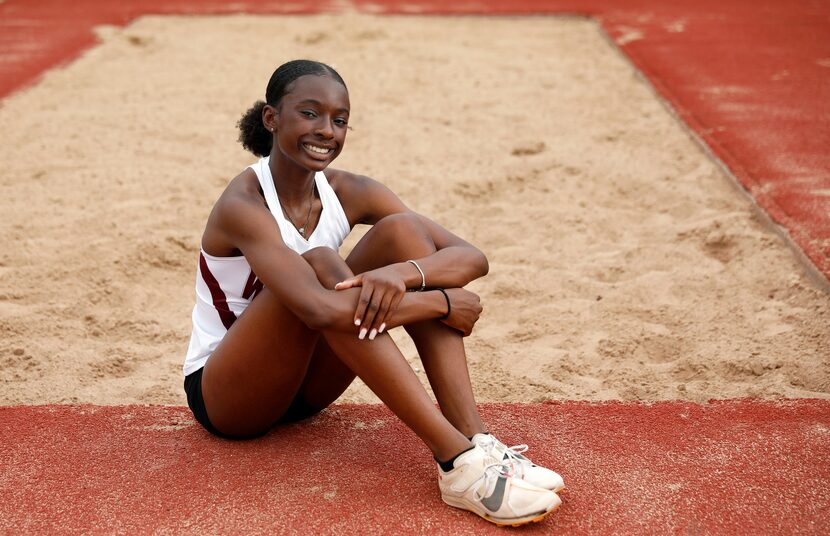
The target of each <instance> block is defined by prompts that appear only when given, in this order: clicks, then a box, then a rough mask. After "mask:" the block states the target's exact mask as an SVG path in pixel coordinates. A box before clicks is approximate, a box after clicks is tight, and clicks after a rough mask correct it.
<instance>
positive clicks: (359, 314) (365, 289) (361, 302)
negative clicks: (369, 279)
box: [354, 284, 377, 339]
mask: <svg viewBox="0 0 830 536" xmlns="http://www.w3.org/2000/svg"><path fill="white" fill-rule="evenodd" d="M373 291H374V287H373V286H372V285H371V284H368V285H362V288H361V291H360V298H358V300H357V309H356V310H355V312H354V324H355V326H361V328H360V334H359V335H358V337H359V338H361V339H363V338H364V337H366V333H368V332H369V326H370V325H371V324H370V322H371V321H372V319H374V314H372V318H368V317H369V314H370V306H371V304H372V294H373ZM376 309H377V307H376Z"/></svg>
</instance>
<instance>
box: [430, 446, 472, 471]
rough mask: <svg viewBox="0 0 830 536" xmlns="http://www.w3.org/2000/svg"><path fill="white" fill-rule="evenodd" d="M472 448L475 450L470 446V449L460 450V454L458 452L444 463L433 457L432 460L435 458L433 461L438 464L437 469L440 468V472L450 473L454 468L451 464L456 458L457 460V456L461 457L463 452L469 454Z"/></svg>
mask: <svg viewBox="0 0 830 536" xmlns="http://www.w3.org/2000/svg"><path fill="white" fill-rule="evenodd" d="M474 448H475V446H472V445H471V446H470V448H468V449H464V450H462V451H461V452H459V453H458V454H456V455H455V456H453V457H452V458H450V459H449V460H447V461H445V462H442V461H441V460H439V459H438V458H435V456H433V458H435V461H436V462H438V467H440V468H441V470H442V471H444V472H445V473H446V472H448V471H452V470H453V469H455V466H453V462H455V459H456V458H458V457H459V456H461V455H462V454H464V453H465V452H469V451H471V450H473V449H474Z"/></svg>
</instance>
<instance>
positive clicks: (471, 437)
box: [467, 432, 490, 441]
mask: <svg viewBox="0 0 830 536" xmlns="http://www.w3.org/2000/svg"><path fill="white" fill-rule="evenodd" d="M478 434H484V435H490V432H477V433H475V434H473V435H471V436H470V437H468V438H467V439H469V440H470V441H472V440H473V437H475V436H477V435H478Z"/></svg>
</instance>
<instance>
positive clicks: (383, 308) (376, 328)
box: [369, 292, 392, 341]
mask: <svg viewBox="0 0 830 536" xmlns="http://www.w3.org/2000/svg"><path fill="white" fill-rule="evenodd" d="M390 305H392V296H390V295H389V293H388V292H387V293H386V294H384V295H383V298H382V299H381V301H380V305H378V310H377V314H375V320H374V321H373V322H372V327H371V329H370V330H369V340H370V341H373V340H375V336H376V335H377V334H378V333H382V332H381V330H380V327H381V326H383V325H384V321H385V320H386V317H387V315H388V314H389V307H390Z"/></svg>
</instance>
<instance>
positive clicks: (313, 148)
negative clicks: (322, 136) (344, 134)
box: [303, 143, 334, 155]
mask: <svg viewBox="0 0 830 536" xmlns="http://www.w3.org/2000/svg"><path fill="white" fill-rule="evenodd" d="M303 147H304V148H305V150H306V151H309V152H312V153H314V154H319V155H327V154H330V153H332V152H334V148H331V147H320V146H319V145H311V144H310V143H304V144H303Z"/></svg>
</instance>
